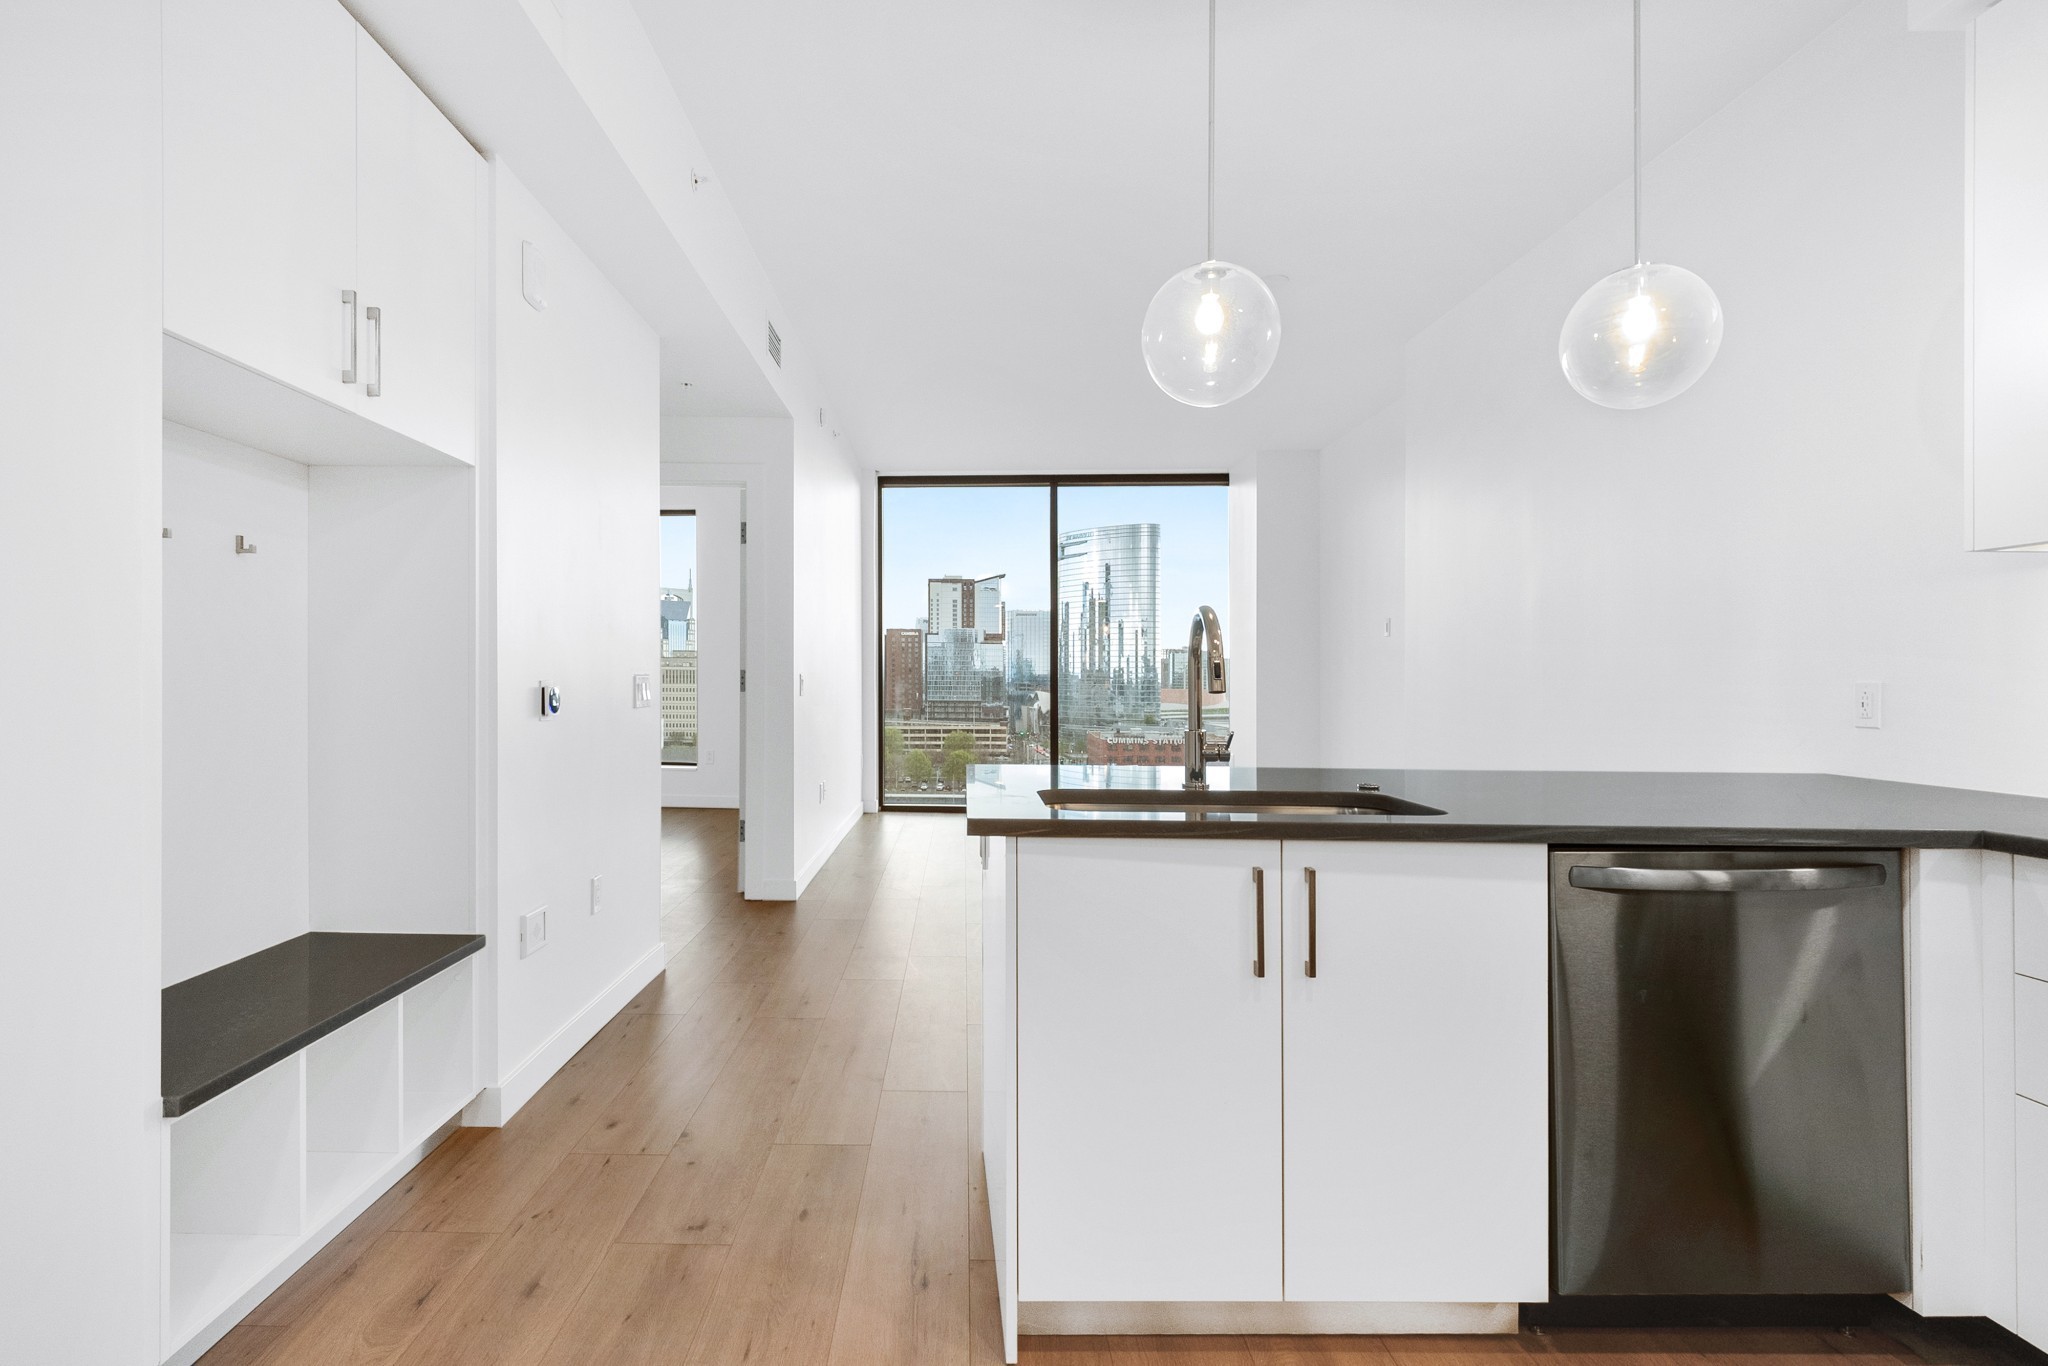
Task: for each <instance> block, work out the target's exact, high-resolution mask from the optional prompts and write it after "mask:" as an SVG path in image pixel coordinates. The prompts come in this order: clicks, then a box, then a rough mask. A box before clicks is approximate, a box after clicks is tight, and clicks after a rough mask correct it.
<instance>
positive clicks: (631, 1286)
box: [541, 1243, 726, 1366]
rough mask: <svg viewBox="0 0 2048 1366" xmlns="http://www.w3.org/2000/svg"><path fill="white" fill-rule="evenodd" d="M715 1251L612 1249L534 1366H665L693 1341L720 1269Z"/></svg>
mask: <svg viewBox="0 0 2048 1366" xmlns="http://www.w3.org/2000/svg"><path fill="white" fill-rule="evenodd" d="M725 1255H726V1250H725V1249H724V1248H722V1247H683V1246H678V1245H673V1244H663V1243H614V1244H612V1246H610V1247H609V1248H606V1249H605V1254H604V1260H603V1261H602V1262H600V1263H599V1264H598V1268H597V1274H596V1275H594V1276H592V1277H591V1278H590V1283H589V1284H588V1285H586V1286H584V1287H583V1294H582V1296H581V1297H579V1298H578V1299H577V1301H576V1307H575V1309H574V1310H573V1311H571V1313H570V1314H569V1317H568V1318H567V1320H565V1321H564V1322H563V1324H562V1327H561V1329H560V1331H558V1332H557V1333H556V1334H555V1340H554V1342H553V1343H551V1344H550V1345H549V1347H548V1350H547V1354H546V1355H545V1356H544V1357H543V1358H542V1359H541V1360H542V1366H671V1363H674V1362H679V1361H681V1360H683V1358H684V1356H685V1354H687V1353H688V1352H689V1350H690V1344H691V1343H693V1342H695V1341H696V1339H697V1331H698V1329H699V1328H700V1327H701V1326H702V1325H703V1322H704V1314H705V1311H706V1310H707V1309H709V1308H710V1305H711V1296H712V1292H713V1291H715V1290H716V1289H717V1288H718V1278H719V1274H720V1272H721V1271H723V1269H724V1267H725Z"/></svg>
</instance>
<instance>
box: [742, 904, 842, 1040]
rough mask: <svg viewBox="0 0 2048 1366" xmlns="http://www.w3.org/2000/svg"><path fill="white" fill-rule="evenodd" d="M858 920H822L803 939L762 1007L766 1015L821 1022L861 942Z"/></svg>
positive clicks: (777, 978)
mask: <svg viewBox="0 0 2048 1366" xmlns="http://www.w3.org/2000/svg"><path fill="white" fill-rule="evenodd" d="M860 931H861V924H860V922H859V921H858V920H820V921H818V922H817V923H816V924H814V925H812V926H811V927H810V928H809V929H808V930H806V931H804V936H803V939H802V940H801V941H799V942H798V944H797V946H796V951H795V952H794V953H793V954H791V955H790V958H789V961H788V962H787V963H786V964H784V965H783V968H782V970H781V972H779V973H778V974H777V975H776V977H775V979H774V981H773V983H772V984H771V986H770V988H769V991H768V999H767V1000H765V1001H763V1002H762V1003H761V1013H762V1014H764V1015H781V1016H784V1017H786V1018H789V1019H793V1020H822V1019H824V1018H825V1015H826V1012H828V1011H829V1010H831V1008H832V998H833V997H834V996H835V995H836V994H837V993H838V991H839V979H840V975H841V974H842V973H844V972H845V971H846V962H847V959H849V958H851V957H852V956H853V945H854V941H855V940H857V939H859V938H860Z"/></svg>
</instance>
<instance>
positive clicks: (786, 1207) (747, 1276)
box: [689, 1144, 868, 1366]
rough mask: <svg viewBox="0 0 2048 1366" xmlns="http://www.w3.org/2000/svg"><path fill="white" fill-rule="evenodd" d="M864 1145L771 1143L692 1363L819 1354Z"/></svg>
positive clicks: (825, 1346)
mask: <svg viewBox="0 0 2048 1366" xmlns="http://www.w3.org/2000/svg"><path fill="white" fill-rule="evenodd" d="M867 1159H868V1150H867V1149H866V1148H858V1147H831V1146H823V1145H793V1144H781V1145H777V1146H776V1147H775V1149H774V1151H773V1152H772V1153H770V1154H769V1157H768V1161H767V1164H766V1165H765V1167H764V1168H763V1169H762V1172H761V1179H760V1182H759V1184H758V1185H757V1187H756V1188H755V1191H754V1198H753V1199H752V1200H751V1201H750V1202H749V1203H748V1205H747V1208H746V1210H745V1213H744V1215H743V1216H742V1218H741V1220H740V1224H739V1229H738V1233H737V1236H736V1237H735V1239H734V1241H733V1245H732V1252H731V1254H730V1255H729V1256H727V1258H726V1261H725V1271H724V1274H723V1275H722V1276H721V1277H720V1278H719V1283H718V1291H717V1294H716V1295H715V1296H714V1297H713V1298H712V1303H711V1309H710V1312H709V1314H708V1315H707V1316H706V1318H705V1322H704V1327H703V1329H702V1331H701V1332H700V1333H699V1334H698V1336H697V1344H696V1347H695V1348H694V1349H693V1350H692V1351H691V1353H690V1357H689V1360H690V1362H691V1363H692V1366H767V1363H770V1362H773V1363H778V1364H779V1363H789V1366H799V1363H815V1362H822V1361H824V1360H825V1355H826V1352H827V1351H828V1350H829V1348H830V1346H831V1342H832V1329H833V1323H834V1320H835V1319H836V1318H837V1314H838V1307H839V1286H840V1281H841V1279H842V1277H843V1276H844V1275H845V1271H846V1260H847V1253H848V1250H849V1248H850V1246H851V1244H852V1242H853V1231H854V1222H855V1219H856V1218H857V1216H858V1213H859V1210H860V1196H861V1187H862V1184H863V1178H864V1177H865V1175H866V1171H867Z"/></svg>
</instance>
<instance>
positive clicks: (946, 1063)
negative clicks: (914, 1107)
mask: <svg viewBox="0 0 2048 1366" xmlns="http://www.w3.org/2000/svg"><path fill="white" fill-rule="evenodd" d="M882 1085H883V1088H884V1089H885V1090H890V1091H964V1090H966V1089H967V966H966V963H965V960H963V959H959V958H919V957H916V956H912V958H911V959H910V967H909V970H908V971H907V972H906V973H905V975H904V978H903V1004H902V1007H901V1008H900V1009H899V1010H898V1011H897V1013H896V1038H895V1041H894V1043H893V1044H892V1045H891V1046H890V1049H889V1071H888V1074H887V1076H886V1077H885V1078H884V1079H883V1082H882Z"/></svg>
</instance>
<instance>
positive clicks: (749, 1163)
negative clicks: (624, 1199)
mask: <svg viewBox="0 0 2048 1366" xmlns="http://www.w3.org/2000/svg"><path fill="white" fill-rule="evenodd" d="M822 1024H823V1022H822V1021H819V1020H788V1019H778V1018H770V1017H767V1016H756V1017H755V1019H754V1022H753V1024H752V1025H751V1026H749V1028H748V1030H747V1033H746V1036H745V1038H743V1039H742V1040H741V1041H740V1046H739V1050H738V1051H737V1052H736V1053H734V1054H733V1056H732V1058H731V1060H730V1061H728V1062H727V1063H726V1065H725V1069H724V1070H723V1071H722V1072H720V1073H719V1076H718V1080H717V1082H716V1083H714V1084H713V1086H712V1088H711V1091H710V1093H709V1094H708V1095H706V1096H705V1097H704V1103H703V1104H702V1105H699V1106H698V1107H697V1112H696V1113H695V1114H694V1115H692V1116H691V1117H690V1122H689V1124H688V1126H686V1127H685V1128H684V1130H683V1132H682V1134H681V1136H680V1137H678V1138H677V1140H676V1145H675V1147H674V1148H672V1149H671V1150H670V1151H669V1154H668V1156H667V1157H666V1158H664V1159H662V1163H661V1170H660V1172H659V1173H658V1174H657V1175H656V1176H655V1178H654V1181H653V1183H652V1184H651V1185H650V1186H649V1187H648V1190H647V1195H646V1198H645V1199H644V1200H642V1201H641V1202H640V1205H639V1207H638V1208H637V1209H635V1210H634V1211H633V1216H632V1218H631V1219H630V1220H628V1221H627V1224H626V1229H625V1232H624V1233H623V1234H622V1235H621V1240H622V1241H624V1242H629V1243H730V1242H731V1241H732V1240H733V1236H734V1230H735V1228H736V1226H737V1224H738V1221H739V1216H740V1214H741V1212H742V1211H743V1210H745V1208H746V1206H747V1202H748V1200H749V1198H750V1197H751V1196H752V1194H753V1190H754V1186H755V1183H756V1182H757V1181H758V1180H759V1178H760V1174H761V1168H762V1166H763V1165H764V1164H765V1163H766V1162H767V1160H768V1149H769V1147H770V1146H771V1145H772V1144H773V1143H774V1141H775V1135H776V1133H777V1132H778V1131H779V1130H780V1129H781V1127H782V1119H783V1116H784V1115H785V1114H787V1113H788V1111H789V1105H790V1100H791V1098H792V1097H793V1096H794V1095H795V1093H796V1088H797V1084H798V1083H799V1082H800V1081H801V1080H802V1079H803V1074H804V1068H805V1067H806V1066H807V1065H808V1064H809V1062H810V1057H811V1049H812V1048H813V1046H815V1045H816V1043H817V1041H818V1032H819V1028H820V1026H821V1025H822Z"/></svg>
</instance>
